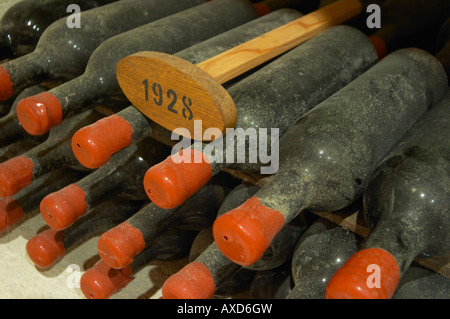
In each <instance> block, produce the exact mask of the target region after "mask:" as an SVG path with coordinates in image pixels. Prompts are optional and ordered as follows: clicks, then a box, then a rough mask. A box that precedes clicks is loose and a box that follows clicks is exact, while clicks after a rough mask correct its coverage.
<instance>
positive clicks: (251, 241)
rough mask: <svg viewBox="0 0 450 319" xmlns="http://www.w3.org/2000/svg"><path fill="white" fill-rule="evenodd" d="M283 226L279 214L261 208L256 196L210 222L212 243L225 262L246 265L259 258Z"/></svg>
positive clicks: (283, 221) (262, 206)
mask: <svg viewBox="0 0 450 319" xmlns="http://www.w3.org/2000/svg"><path fill="white" fill-rule="evenodd" d="M284 223H285V219H284V216H283V215H282V214H281V213H280V212H278V211H276V210H273V209H270V208H268V207H265V206H264V205H262V204H261V203H260V201H259V199H258V198H257V197H251V198H250V199H249V200H247V201H246V202H245V203H244V204H242V205H241V206H239V207H238V208H236V209H233V210H231V211H229V212H227V213H225V214H223V215H221V216H219V217H218V218H217V219H216V220H215V221H214V224H213V235H214V240H215V242H216V244H217V247H218V248H219V250H220V251H221V252H222V253H223V254H224V255H225V256H226V257H227V258H228V259H230V260H231V261H233V262H235V263H237V264H239V265H242V266H249V265H251V264H254V263H255V262H257V261H258V260H259V259H261V257H262V256H263V255H264V252H265V251H266V250H267V249H268V248H269V247H270V245H271V243H272V240H273V238H274V237H275V236H276V235H277V234H278V233H279V231H280V230H281V229H282V228H283V226H284Z"/></svg>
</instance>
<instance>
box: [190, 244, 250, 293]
mask: <svg viewBox="0 0 450 319" xmlns="http://www.w3.org/2000/svg"><path fill="white" fill-rule="evenodd" d="M195 261H196V262H200V263H202V264H203V265H205V266H206V267H207V268H208V270H209V271H210V273H211V275H212V277H213V279H214V283H215V286H216V287H219V286H220V285H222V284H223V283H224V282H225V281H226V279H227V278H229V277H230V276H232V275H233V274H234V273H236V271H238V270H239V269H240V268H241V266H239V265H238V264H235V263H233V262H232V261H231V260H229V259H228V258H227V257H225V256H224V255H223V254H222V253H221V251H220V250H219V248H218V247H217V245H216V244H215V243H212V244H211V245H209V246H208V248H206V250H205V251H204V252H203V253H202V254H200V256H198V257H197V258H196V259H195Z"/></svg>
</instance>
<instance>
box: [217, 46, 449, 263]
mask: <svg viewBox="0 0 450 319" xmlns="http://www.w3.org/2000/svg"><path fill="white" fill-rule="evenodd" d="M419 79H420V80H419ZM446 90H447V76H446V74H445V71H444V69H443V67H442V65H441V63H440V62H439V61H438V60H437V59H436V58H435V57H434V56H432V55H431V54H429V53H427V52H425V51H422V50H419V49H402V50H398V51H396V52H393V53H391V54H390V55H389V56H387V57H385V58H384V59H382V60H381V61H380V62H378V63H377V64H376V65H375V66H373V67H372V68H370V69H369V70H368V71H367V72H365V73H364V74H363V75H361V76H360V77H358V78H357V79H356V80H354V81H353V82H351V83H350V84H348V85H347V86H345V87H344V88H342V89H341V90H339V91H338V92H336V93H335V94H334V95H332V96H331V97H330V98H328V99H327V100H325V101H324V102H322V103H320V104H319V105H318V106H316V107H315V108H313V109H312V110H310V111H309V112H307V113H306V114H305V115H304V116H302V117H301V118H300V119H299V120H298V121H297V122H296V123H295V124H294V125H292V126H291V127H290V128H289V130H288V131H287V132H286V133H285V134H284V135H283V136H282V138H281V139H280V142H279V146H280V152H279V158H280V168H279V170H278V172H277V174H275V176H274V178H273V179H272V180H270V181H269V182H268V183H267V184H266V185H264V187H262V188H261V190H260V191H259V192H258V193H256V194H255V196H253V197H252V198H250V199H249V200H248V201H247V202H246V203H244V204H243V205H241V206H240V207H238V208H237V209H235V210H232V211H230V212H228V213H226V214H224V215H222V216H220V217H219V218H217V219H216V221H215V222H214V226H213V231H214V238H215V240H216V242H217V245H218V247H219V248H220V250H221V251H222V252H223V253H224V254H225V255H226V256H227V257H228V258H230V259H231V260H233V261H235V262H236V263H239V264H242V265H248V264H252V263H254V262H255V261H257V260H258V259H259V258H260V257H261V256H262V253H263V252H264V251H265V249H267V247H268V245H270V242H271V241H272V238H273V236H274V235H276V234H277V233H278V231H279V230H280V229H281V228H282V227H283V226H284V225H285V224H286V223H288V222H289V221H290V220H291V219H292V218H293V217H295V216H296V215H297V214H298V213H299V212H301V211H303V210H305V209H308V210H310V211H336V210H339V209H342V208H344V207H346V206H348V205H350V204H351V203H352V202H354V201H355V200H356V199H357V198H358V197H360V196H361V195H362V193H363V190H364V187H365V186H366V185H367V181H368V177H369V175H370V173H372V171H373V170H374V169H375V168H376V166H377V164H378V163H380V162H381V160H382V159H383V157H384V156H386V154H387V153H388V151H389V150H390V148H392V147H393V146H394V145H395V143H397V141H398V140H399V139H400V138H401V137H402V135H403V134H405V133H406V131H407V130H408V129H409V128H411V126H412V125H413V124H414V122H415V121H417V120H418V119H419V117H420V116H422V115H423V114H424V113H425V112H426V111H427V109H428V108H429V107H431V106H432V105H433V104H434V103H436V102H437V101H438V100H439V99H440V98H441V97H442V96H443V94H444V93H445V92H446ZM292 145H298V147H297V148H293V147H292Z"/></svg>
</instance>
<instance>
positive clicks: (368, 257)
mask: <svg viewBox="0 0 450 319" xmlns="http://www.w3.org/2000/svg"><path fill="white" fill-rule="evenodd" d="M399 280H400V269H399V267H398V264H397V261H396V259H395V257H394V256H392V255H391V254H390V253H389V252H388V251H386V250H384V249H381V248H368V249H363V250H360V251H358V252H357V253H355V254H354V255H353V256H351V257H350V258H349V259H348V260H347V261H346V262H345V264H344V265H343V266H342V267H341V268H339V269H338V270H337V271H336V273H335V274H334V275H333V277H332V278H331V279H330V281H329V282H328V285H327V288H326V293H325V294H326V298H327V299H390V298H391V297H392V296H393V295H394V293H395V290H396V289H397V285H398V282H399Z"/></svg>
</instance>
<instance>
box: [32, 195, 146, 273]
mask: <svg viewBox="0 0 450 319" xmlns="http://www.w3.org/2000/svg"><path fill="white" fill-rule="evenodd" d="M145 203H146V201H144V200H141V201H139V200H130V199H126V198H123V197H120V196H110V197H109V198H108V199H106V200H105V201H104V202H102V203H99V204H98V205H97V206H95V207H93V208H91V209H90V211H89V214H87V215H86V216H83V217H82V218H80V219H79V220H77V221H76V222H75V223H74V224H73V225H72V226H71V227H69V228H67V229H64V230H61V231H57V230H54V229H52V228H48V229H46V230H44V231H42V232H40V233H39V234H37V235H35V236H33V237H31V238H30V239H29V240H28V242H27V244H26V251H27V254H28V257H29V258H30V259H31V260H32V261H33V263H34V264H35V265H36V266H38V267H39V268H42V269H45V268H49V267H51V266H53V265H54V264H55V263H56V262H57V261H59V260H60V259H61V258H63V257H64V255H65V254H66V253H68V252H70V251H71V250H72V249H73V248H75V247H76V246H77V245H79V244H81V243H82V242H84V241H86V240H88V239H89V238H92V237H93V236H95V235H98V234H101V233H103V232H105V231H107V230H108V229H110V228H112V227H114V226H116V225H117V224H119V223H121V222H123V221H124V220H126V219H127V218H128V217H130V216H131V215H132V214H134V213H136V212H137V211H138V210H139V209H140V208H141V207H142V205H144V204H145Z"/></svg>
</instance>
